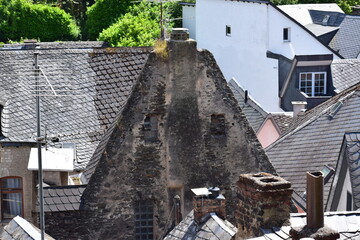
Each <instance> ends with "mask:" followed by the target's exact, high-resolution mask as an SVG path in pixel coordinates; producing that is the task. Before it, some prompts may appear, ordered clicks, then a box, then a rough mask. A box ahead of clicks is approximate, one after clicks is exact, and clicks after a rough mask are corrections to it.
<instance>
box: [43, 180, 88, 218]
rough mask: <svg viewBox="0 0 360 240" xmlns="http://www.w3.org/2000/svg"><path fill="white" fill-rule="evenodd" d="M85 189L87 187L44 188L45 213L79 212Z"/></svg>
mask: <svg viewBox="0 0 360 240" xmlns="http://www.w3.org/2000/svg"><path fill="white" fill-rule="evenodd" d="M85 188H86V185H71V186H61V187H46V188H44V211H45V212H59V211H73V210H79V207H80V201H81V198H80V196H81V195H82V193H83V192H84V190H85ZM48 192H55V193H56V194H52V195H50V194H48ZM55 195H56V196H55Z"/></svg>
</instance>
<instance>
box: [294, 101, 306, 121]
mask: <svg viewBox="0 0 360 240" xmlns="http://www.w3.org/2000/svg"><path fill="white" fill-rule="evenodd" d="M291 104H292V105H293V117H294V118H295V117H297V115H298V114H299V113H300V112H302V111H304V110H305V109H306V105H307V102H304V101H292V102H291Z"/></svg>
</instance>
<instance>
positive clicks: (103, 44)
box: [0, 41, 110, 50]
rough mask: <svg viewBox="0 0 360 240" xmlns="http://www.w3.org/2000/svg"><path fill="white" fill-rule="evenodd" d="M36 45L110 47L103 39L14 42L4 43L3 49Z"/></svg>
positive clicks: (69, 47)
mask: <svg viewBox="0 0 360 240" xmlns="http://www.w3.org/2000/svg"><path fill="white" fill-rule="evenodd" d="M35 46H39V47H40V48H42V49H89V48H90V49H92V48H102V47H110V45H109V44H108V43H107V42H102V41H78V42H71V41H67V42H36V43H14V44H4V46H3V47H2V48H0V49H1V50H5V49H9V50H10V49H18V50H20V49H22V50H26V49H31V48H34V47H35Z"/></svg>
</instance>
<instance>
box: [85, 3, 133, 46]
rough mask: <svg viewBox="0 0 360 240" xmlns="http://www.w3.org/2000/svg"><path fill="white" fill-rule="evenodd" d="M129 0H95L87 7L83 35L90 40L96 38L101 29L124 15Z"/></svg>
mask: <svg viewBox="0 0 360 240" xmlns="http://www.w3.org/2000/svg"><path fill="white" fill-rule="evenodd" d="M130 2H131V0H97V1H96V2H95V4H93V5H92V6H91V7H89V8H88V10H87V12H86V15H87V20H86V23H85V35H86V36H87V38H88V39H90V40H96V38H97V37H98V36H99V34H100V33H101V32H102V30H103V29H106V28H108V27H109V26H110V25H111V24H113V23H114V22H116V20H117V19H118V18H119V17H120V16H121V15H124V14H125V13H126V12H127V10H128V8H129V6H130Z"/></svg>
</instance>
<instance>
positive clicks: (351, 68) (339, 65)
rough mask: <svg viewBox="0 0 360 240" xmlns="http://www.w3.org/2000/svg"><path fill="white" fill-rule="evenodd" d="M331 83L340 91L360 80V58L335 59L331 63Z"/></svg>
mask: <svg viewBox="0 0 360 240" xmlns="http://www.w3.org/2000/svg"><path fill="white" fill-rule="evenodd" d="M331 75H332V79H333V85H334V87H335V88H336V91H337V92H341V91H343V90H345V89H347V88H349V87H351V86H353V85H355V84H357V83H358V82H360V59H337V60H334V61H333V62H332V63H331Z"/></svg>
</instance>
